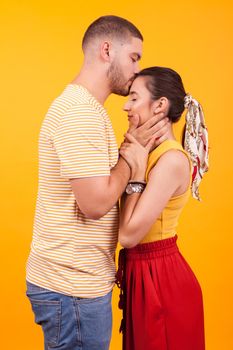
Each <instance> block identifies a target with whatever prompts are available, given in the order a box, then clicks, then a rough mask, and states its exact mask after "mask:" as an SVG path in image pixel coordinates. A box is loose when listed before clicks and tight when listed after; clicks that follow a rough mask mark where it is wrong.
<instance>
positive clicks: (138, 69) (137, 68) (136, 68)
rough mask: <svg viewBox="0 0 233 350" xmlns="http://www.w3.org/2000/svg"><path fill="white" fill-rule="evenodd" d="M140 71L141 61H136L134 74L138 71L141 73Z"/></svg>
mask: <svg viewBox="0 0 233 350" xmlns="http://www.w3.org/2000/svg"><path fill="white" fill-rule="evenodd" d="M139 72H140V67H139V63H138V62H136V63H135V68H134V74H137V73H139Z"/></svg>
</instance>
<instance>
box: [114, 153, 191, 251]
mask: <svg viewBox="0 0 233 350" xmlns="http://www.w3.org/2000/svg"><path fill="white" fill-rule="evenodd" d="M131 156H132V155H131ZM125 159H126V158H125ZM189 179H190V169H189V162H188V159H187V157H186V156H185V155H184V154H183V153H182V152H180V151H177V150H170V151H167V152H166V153H165V154H164V155H162V156H161V158H160V159H159V160H158V162H157V164H156V166H155V167H154V168H153V169H152V170H151V172H150V176H149V181H148V183H147V186H146V188H145V190H144V192H143V193H134V194H131V195H125V200H124V204H123V207H122V209H121V214H120V230H119V241H120V243H121V245H122V246H123V247H126V248H131V247H134V246H135V245H137V244H138V243H139V242H140V241H141V240H142V239H143V238H144V236H145V235H146V234H147V232H148V231H149V230H150V227H151V226H152V225H153V223H154V222H155V221H156V219H157V218H158V217H159V215H160V214H161V212H162V211H163V209H164V207H165V206H166V204H167V202H168V201H169V199H170V198H171V197H172V196H175V195H179V194H182V193H183V192H185V191H186V190H187V188H188V186H189Z"/></svg>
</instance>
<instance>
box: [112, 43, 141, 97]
mask: <svg viewBox="0 0 233 350" xmlns="http://www.w3.org/2000/svg"><path fill="white" fill-rule="evenodd" d="M141 55H142V41H141V40H140V39H138V38H134V37H132V38H131V39H130V40H129V41H128V42H126V43H118V46H117V48H116V50H115V56H114V59H113V61H112V63H111V65H110V68H109V70H108V78H109V84H110V89H111V92H112V93H114V94H117V95H121V96H127V95H128V94H129V89H130V87H131V85H132V82H133V80H134V77H135V74H136V73H138V72H139V65H138V61H139V60H140V58H141Z"/></svg>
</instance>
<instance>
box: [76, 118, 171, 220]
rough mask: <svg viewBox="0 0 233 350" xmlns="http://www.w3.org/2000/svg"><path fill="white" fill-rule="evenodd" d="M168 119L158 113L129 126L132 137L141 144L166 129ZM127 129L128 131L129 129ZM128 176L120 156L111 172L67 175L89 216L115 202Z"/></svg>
mask: <svg viewBox="0 0 233 350" xmlns="http://www.w3.org/2000/svg"><path fill="white" fill-rule="evenodd" d="M167 124H168V123H167V120H166V119H164V115H163V114H161V113H160V114H159V115H157V116H155V117H153V118H152V119H151V120H149V121H148V122H146V123H145V124H144V125H142V126H140V127H138V128H136V127H135V125H134V127H133V128H131V131H132V133H133V134H134V135H135V138H137V139H138V140H139V142H140V143H141V144H142V145H145V144H147V143H148V141H149V140H150V139H151V138H152V137H153V138H154V139H156V138H159V137H161V135H163V134H165V132H166V131H167V128H168V127H167ZM128 132H129V131H128ZM129 179H130V168H129V166H128V165H127V163H126V162H125V160H124V159H123V158H121V157H120V158H119V161H118V163H117V164H116V166H115V167H114V168H113V169H112V170H111V171H110V176H93V177H92V176H90V177H80V178H73V179H70V183H71V187H72V190H73V193H74V195H75V199H76V202H77V204H78V206H79V208H80V210H81V211H82V212H83V213H84V215H85V216H86V217H88V218H91V219H94V220H98V219H99V218H101V217H102V216H104V215H105V214H107V213H108V212H109V211H110V210H111V209H112V207H113V206H114V205H115V204H116V203H117V201H118V199H119V198H120V196H121V195H122V193H123V192H124V190H125V187H126V185H127V183H128V181H129Z"/></svg>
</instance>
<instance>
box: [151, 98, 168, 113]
mask: <svg viewBox="0 0 233 350" xmlns="http://www.w3.org/2000/svg"><path fill="white" fill-rule="evenodd" d="M152 108H153V114H157V113H160V112H163V113H165V115H167V112H168V108H169V101H168V99H167V97H160V98H159V99H158V100H156V101H154V103H153V107H152Z"/></svg>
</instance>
